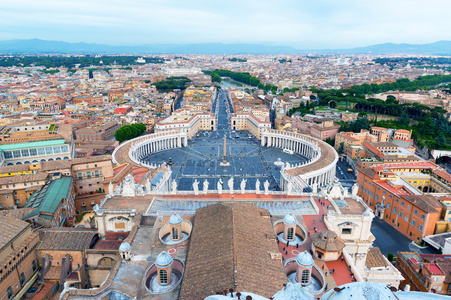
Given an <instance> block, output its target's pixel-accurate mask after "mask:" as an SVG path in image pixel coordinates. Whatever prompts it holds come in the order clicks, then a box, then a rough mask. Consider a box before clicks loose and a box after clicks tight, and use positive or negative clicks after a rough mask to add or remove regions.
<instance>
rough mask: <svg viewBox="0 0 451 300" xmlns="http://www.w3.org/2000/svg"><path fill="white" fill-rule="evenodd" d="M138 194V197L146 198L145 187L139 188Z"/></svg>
mask: <svg viewBox="0 0 451 300" xmlns="http://www.w3.org/2000/svg"><path fill="white" fill-rule="evenodd" d="M136 194H137V195H138V196H144V195H145V194H146V193H144V187H143V186H142V185H140V186H138V188H137V191H136Z"/></svg>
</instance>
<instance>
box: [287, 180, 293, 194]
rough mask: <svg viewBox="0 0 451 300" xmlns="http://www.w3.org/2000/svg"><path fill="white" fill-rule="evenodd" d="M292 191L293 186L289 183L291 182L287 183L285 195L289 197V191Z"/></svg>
mask: <svg viewBox="0 0 451 300" xmlns="http://www.w3.org/2000/svg"><path fill="white" fill-rule="evenodd" d="M292 190H293V184H292V183H291V181H288V184H287V194H288V195H291V191H292Z"/></svg>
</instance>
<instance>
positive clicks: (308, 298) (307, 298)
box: [273, 282, 316, 300]
mask: <svg viewBox="0 0 451 300" xmlns="http://www.w3.org/2000/svg"><path fill="white" fill-rule="evenodd" d="M273 299H274V300H285V299H296V300H298V299H299V300H315V299H316V298H315V297H313V295H312V294H310V293H309V292H308V291H307V290H306V289H304V288H303V287H302V286H301V285H300V284H299V283H291V282H288V283H287V285H286V287H284V288H283V289H282V290H281V291H279V292H278V293H277V294H275V295H274V297H273Z"/></svg>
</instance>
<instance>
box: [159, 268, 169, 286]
mask: <svg viewBox="0 0 451 300" xmlns="http://www.w3.org/2000/svg"><path fill="white" fill-rule="evenodd" d="M160 284H162V285H166V284H168V271H166V270H160Z"/></svg>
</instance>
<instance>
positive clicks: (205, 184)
mask: <svg viewBox="0 0 451 300" xmlns="http://www.w3.org/2000/svg"><path fill="white" fill-rule="evenodd" d="M209 185H210V183H209V182H208V180H207V179H205V180H204V194H208V186H209Z"/></svg>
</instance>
